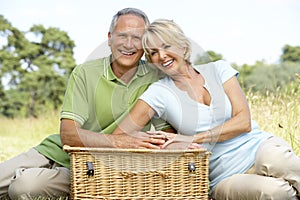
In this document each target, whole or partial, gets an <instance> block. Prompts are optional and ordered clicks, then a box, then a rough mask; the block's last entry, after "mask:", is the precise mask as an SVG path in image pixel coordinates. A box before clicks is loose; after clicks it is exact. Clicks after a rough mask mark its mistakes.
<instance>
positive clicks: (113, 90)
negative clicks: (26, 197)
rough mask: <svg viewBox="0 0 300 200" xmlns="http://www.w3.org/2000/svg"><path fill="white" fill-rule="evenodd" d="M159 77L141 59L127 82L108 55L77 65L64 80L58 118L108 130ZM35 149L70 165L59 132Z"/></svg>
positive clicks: (163, 125)
mask: <svg viewBox="0 0 300 200" xmlns="http://www.w3.org/2000/svg"><path fill="white" fill-rule="evenodd" d="M159 77H160V72H159V71H158V70H157V69H156V68H155V67H150V66H149V65H147V64H146V63H145V62H144V61H140V62H139V66H138V70H137V72H136V73H135V75H134V77H133V78H132V80H131V81H130V82H129V83H128V84H126V83H124V82H123V81H122V80H120V79H118V78H117V77H116V76H115V75H114V73H113V71H112V69H111V66H110V57H106V58H102V59H98V60H93V61H89V62H86V63H84V64H82V65H78V66H76V67H75V69H74V70H73V72H72V74H71V76H70V79H69V82H68V86H67V90H66V94H65V99H64V103H63V106H62V111H61V118H67V119H72V120H75V121H77V122H78V123H79V124H81V127H82V128H83V129H86V130H91V131H94V132H99V133H100V132H101V133H106V134H110V133H112V132H113V131H114V130H115V128H116V127H117V125H118V123H120V122H121V121H122V119H123V118H124V117H125V116H126V114H128V112H129V110H130V109H131V108H132V107H133V105H134V104H135V103H136V101H137V100H138V97H139V96H140V95H141V94H142V93H143V92H144V91H145V90H146V89H147V88H148V86H149V85H150V84H151V83H153V82H154V81H157V80H158V78H159ZM153 123H154V126H155V127H156V129H158V130H162V129H165V128H168V127H169V125H168V124H167V123H165V122H163V121H160V120H159V121H155V122H153ZM149 129H150V124H147V126H146V127H145V128H144V129H143V130H144V131H145V130H149ZM36 149H37V150H38V151H39V152H40V153H41V154H43V155H45V156H46V157H48V158H50V159H51V160H54V161H55V162H57V163H59V164H61V165H63V166H65V167H68V168H69V167H70V161H69V156H68V154H67V153H66V152H64V151H63V150H62V144H61V141H60V135H59V134H54V135H50V136H49V137H47V138H46V139H45V140H43V141H42V142H41V143H40V144H39V145H38V146H36Z"/></svg>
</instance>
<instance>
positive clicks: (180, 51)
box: [149, 38, 186, 76]
mask: <svg viewBox="0 0 300 200" xmlns="http://www.w3.org/2000/svg"><path fill="white" fill-rule="evenodd" d="M149 46H150V51H149V54H150V59H151V62H152V63H153V64H155V66H156V67H158V68H159V69H160V70H161V71H163V72H164V73H166V74H167V75H169V76H172V75H175V74H178V73H179V72H180V71H181V70H182V69H183V68H184V65H185V64H186V62H185V60H184V53H185V52H184V51H185V48H184V47H182V48H178V47H177V46H175V45H172V44H166V43H164V42H162V41H161V40H160V39H158V38H156V39H155V40H154V43H153V44H152V45H149Z"/></svg>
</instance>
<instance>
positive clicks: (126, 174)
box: [120, 171, 170, 179]
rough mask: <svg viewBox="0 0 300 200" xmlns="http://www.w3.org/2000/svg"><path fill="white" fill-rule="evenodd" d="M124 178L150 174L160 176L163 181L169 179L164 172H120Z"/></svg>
mask: <svg viewBox="0 0 300 200" xmlns="http://www.w3.org/2000/svg"><path fill="white" fill-rule="evenodd" d="M120 173H121V175H122V176H124V178H131V177H133V176H136V175H138V174H143V173H151V174H152V175H153V176H161V177H162V178H164V179H168V178H170V177H169V175H168V174H167V173H166V172H164V171H148V172H120Z"/></svg>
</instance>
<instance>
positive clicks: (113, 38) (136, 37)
mask: <svg viewBox="0 0 300 200" xmlns="http://www.w3.org/2000/svg"><path fill="white" fill-rule="evenodd" d="M144 32H145V22H144V20H143V19H142V18H140V17H137V16H135V15H131V14H129V15H122V16H120V17H119V19H118V21H117V25H116V27H115V30H114V32H113V33H109V34H108V38H109V40H108V44H109V46H110V48H111V52H112V59H113V60H112V61H113V66H114V67H121V68H127V69H131V68H133V67H136V66H137V64H138V61H139V60H140V59H141V57H142V56H143V53H144V51H143V48H142V36H143V34H144Z"/></svg>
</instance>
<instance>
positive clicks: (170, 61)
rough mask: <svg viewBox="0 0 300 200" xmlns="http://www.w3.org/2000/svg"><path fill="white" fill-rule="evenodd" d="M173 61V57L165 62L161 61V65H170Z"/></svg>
mask: <svg viewBox="0 0 300 200" xmlns="http://www.w3.org/2000/svg"><path fill="white" fill-rule="evenodd" d="M173 62H174V59H172V60H169V61H167V62H165V63H162V66H163V67H168V66H169V65H171V64H172V63H173Z"/></svg>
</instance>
